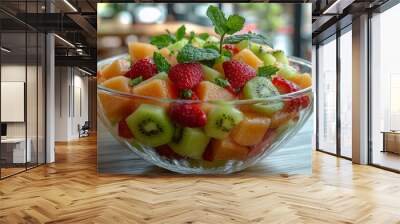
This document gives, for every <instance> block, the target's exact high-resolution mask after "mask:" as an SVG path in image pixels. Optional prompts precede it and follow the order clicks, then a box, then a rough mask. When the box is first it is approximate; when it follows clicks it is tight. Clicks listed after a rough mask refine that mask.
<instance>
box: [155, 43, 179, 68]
mask: <svg viewBox="0 0 400 224" xmlns="http://www.w3.org/2000/svg"><path fill="white" fill-rule="evenodd" d="M159 53H160V54H161V55H162V56H164V58H165V59H167V61H168V62H169V64H170V65H171V66H174V65H176V64H178V61H177V60H176V55H174V54H171V51H170V50H169V49H168V48H165V47H164V48H162V49H160V51H159Z"/></svg>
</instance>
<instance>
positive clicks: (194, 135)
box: [168, 127, 210, 159]
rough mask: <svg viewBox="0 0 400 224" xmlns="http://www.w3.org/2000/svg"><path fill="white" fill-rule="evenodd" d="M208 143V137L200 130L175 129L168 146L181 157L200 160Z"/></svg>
mask: <svg viewBox="0 0 400 224" xmlns="http://www.w3.org/2000/svg"><path fill="white" fill-rule="evenodd" d="M209 142H210V137H208V136H207V135H205V134H204V132H203V131H202V130H201V129H200V128H188V127H185V128H182V127H176V128H175V133H174V136H173V138H172V141H171V142H170V143H169V144H168V145H169V147H171V149H172V150H174V151H175V152H176V153H177V154H179V155H181V156H184V157H190V158H192V159H201V158H202V155H203V153H204V150H205V149H206V147H207V145H208V143H209Z"/></svg>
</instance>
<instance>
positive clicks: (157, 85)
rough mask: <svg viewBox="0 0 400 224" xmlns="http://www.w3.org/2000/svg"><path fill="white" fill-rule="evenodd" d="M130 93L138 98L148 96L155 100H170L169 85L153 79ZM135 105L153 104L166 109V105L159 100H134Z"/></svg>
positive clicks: (163, 81)
mask: <svg viewBox="0 0 400 224" xmlns="http://www.w3.org/2000/svg"><path fill="white" fill-rule="evenodd" d="M132 93H133V94H136V95H139V96H150V97H155V98H172V93H171V92H170V87H169V84H168V83H167V81H166V80H161V79H154V80H151V81H149V82H144V83H142V84H139V85H137V86H135V87H133V89H132ZM135 102H136V104H138V105H139V104H144V103H145V104H153V105H158V106H162V107H167V106H168V104H167V103H163V102H161V101H159V100H152V99H141V98H137V99H135Z"/></svg>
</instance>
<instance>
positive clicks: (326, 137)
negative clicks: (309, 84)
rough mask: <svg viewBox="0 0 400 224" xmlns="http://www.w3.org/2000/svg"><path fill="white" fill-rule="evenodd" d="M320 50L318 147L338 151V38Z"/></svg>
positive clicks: (332, 151)
mask: <svg viewBox="0 0 400 224" xmlns="http://www.w3.org/2000/svg"><path fill="white" fill-rule="evenodd" d="M318 51H319V52H318V65H319V71H318V82H319V84H318V93H319V94H318V101H319V102H318V106H319V111H318V113H319V114H318V132H319V133H318V138H319V139H318V147H319V149H320V150H323V151H327V152H331V153H336V40H333V41H330V42H328V43H326V44H324V45H321V46H320V47H319V48H318Z"/></svg>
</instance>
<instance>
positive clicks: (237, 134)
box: [231, 114, 271, 146]
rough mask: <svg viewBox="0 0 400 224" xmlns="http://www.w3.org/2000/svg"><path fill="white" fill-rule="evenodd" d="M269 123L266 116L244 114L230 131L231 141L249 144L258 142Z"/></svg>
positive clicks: (269, 120)
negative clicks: (243, 117)
mask: <svg viewBox="0 0 400 224" xmlns="http://www.w3.org/2000/svg"><path fill="white" fill-rule="evenodd" d="M270 124H271V119H269V118H268V117H260V116H256V115H251V114H246V116H245V119H243V120H242V121H241V122H240V123H239V124H238V125H237V126H236V127H235V128H234V129H233V130H232V133H231V137H232V139H233V141H235V142H236V143H238V144H239V145H244V146H251V145H256V144H258V143H260V142H261V141H262V140H263V137H264V135H265V133H266V132H267V131H268V128H269V126H270Z"/></svg>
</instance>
